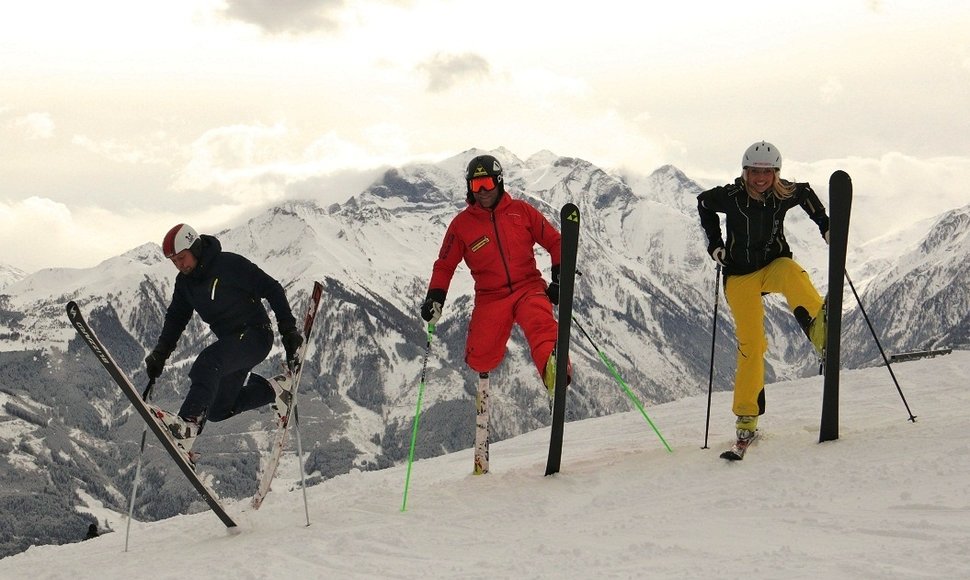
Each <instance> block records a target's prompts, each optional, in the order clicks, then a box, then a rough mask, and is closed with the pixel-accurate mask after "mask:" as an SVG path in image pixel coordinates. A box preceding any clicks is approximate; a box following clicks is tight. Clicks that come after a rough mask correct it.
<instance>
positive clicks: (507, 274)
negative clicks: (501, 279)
mask: <svg viewBox="0 0 970 580" xmlns="http://www.w3.org/2000/svg"><path fill="white" fill-rule="evenodd" d="M489 213H490V214H491V216H490V217H489V219H491V220H492V229H494V230H495V243H496V244H498V255H499V257H500V258H502V267H504V268H505V279H506V280H507V281H508V285H509V292H511V291H512V272H511V271H510V270H509V263H508V262H507V261H506V260H505V250H504V249H502V236H500V235H499V233H498V223H497V222H496V221H495V210H494V208H493V209H492V211H491V212H489Z"/></svg>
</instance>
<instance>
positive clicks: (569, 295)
mask: <svg viewBox="0 0 970 580" xmlns="http://www.w3.org/2000/svg"><path fill="white" fill-rule="evenodd" d="M559 216H560V224H561V228H562V231H561V235H562V239H561V240H560V245H561V248H562V251H561V256H560V263H559V334H558V337H557V339H556V350H555V353H556V390H555V393H554V396H553V402H552V429H551V435H550V439H549V459H548V461H547V462H546V475H552V474H553V473H558V472H559V464H560V462H561V460H562V436H563V424H564V423H565V422H566V381H567V379H568V371H569V331H570V329H571V326H572V320H573V287H574V281H575V278H576V254H577V253H578V250H579V208H578V207H576V205H575V204H572V203H567V204H566V205H564V206H562V211H561V212H560V213H559Z"/></svg>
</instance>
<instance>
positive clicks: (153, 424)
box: [67, 300, 237, 529]
mask: <svg viewBox="0 0 970 580" xmlns="http://www.w3.org/2000/svg"><path fill="white" fill-rule="evenodd" d="M67 317H68V318H69V319H70V320H71V324H72V325H73V326H74V329H75V330H76V331H77V333H78V334H79V335H80V336H81V338H82V339H84V342H86V343H87V345H88V347H90V349H91V351H92V352H93V353H94V355H95V356H96V357H97V358H98V360H99V361H101V364H102V366H104V368H105V370H107V371H108V374H109V375H111V378H112V379H114V381H115V383H117V384H118V386H119V387H121V391H122V392H123V393H124V394H125V396H126V397H128V400H129V401H130V402H131V404H132V406H133V407H134V408H135V410H136V411H138V414H139V415H140V416H141V418H142V419H143V420H144V421H145V423H146V424H147V425H148V427H149V428H150V429H151V430H152V433H154V434H155V436H156V437H158V440H159V442H161V444H162V447H163V448H164V449H165V451H167V452H168V454H169V455H170V456H171V457H172V460H173V461H175V464H176V465H178V467H179V469H180V470H181V471H182V474H183V475H185V477H186V479H188V480H189V483H191V484H192V487H194V488H195V490H196V491H197V492H198V493H199V495H200V496H201V497H202V499H203V500H205V502H206V504H208V506H209V508H210V509H212V511H213V512H214V513H215V514H216V515H217V516H218V517H219V519H220V520H222V523H224V524H225V525H226V527H227V528H229V529H234V528H236V527H237V525H236V522H235V521H234V520H233V519H232V517H231V516H230V515H229V513H228V512H227V511H226V509H225V508H224V507H223V506H222V504H221V503H220V502H219V497H218V496H217V495H216V493H215V492H214V491H212V489H211V488H209V486H207V485H206V484H205V483H204V482H203V481H202V479H201V478H200V477H199V475H198V474H197V473H196V472H195V468H194V467H193V465H192V464H191V463H189V460H188V457H187V456H186V455H185V454H184V453H183V452H182V450H181V448H180V447H179V446H178V444H176V443H175V441H174V440H173V439H172V436H171V435H170V434H169V431H168V429H166V428H165V427H164V426H163V425H162V424H161V423H160V422H159V421H158V420H157V419H156V418H155V416H154V415H153V414H152V413H151V411H150V410H149V408H148V405H146V404H145V401H144V400H142V398H141V394H140V393H139V392H138V390H137V389H136V388H135V386H134V385H133V384H132V382H131V379H129V378H128V375H126V374H125V372H124V371H122V370H121V367H119V366H118V363H116V362H115V360H114V359H113V358H112V357H111V354H109V353H108V350H107V349H106V348H105V347H104V344H102V342H101V340H100V339H99V338H98V337H97V335H96V334H95V333H94V331H93V330H91V327H90V326H88V323H87V322H86V321H85V319H84V316H83V315H82V314H81V309H80V308H79V307H78V305H77V303H76V302H74V301H73V300H72V301H70V302H68V303H67Z"/></svg>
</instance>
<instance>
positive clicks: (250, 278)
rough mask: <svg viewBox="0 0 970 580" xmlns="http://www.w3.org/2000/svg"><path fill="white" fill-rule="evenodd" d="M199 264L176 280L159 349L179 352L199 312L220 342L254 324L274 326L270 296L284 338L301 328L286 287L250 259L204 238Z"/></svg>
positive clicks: (207, 236)
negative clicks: (271, 322) (177, 349)
mask: <svg viewBox="0 0 970 580" xmlns="http://www.w3.org/2000/svg"><path fill="white" fill-rule="evenodd" d="M199 237H200V238H201V239H202V249H201V251H200V252H199V258H198V260H199V263H198V265H197V266H196V267H195V269H194V270H192V272H191V273H189V274H182V273H181V272H180V273H179V274H178V276H177V277H176V278H175V291H174V292H173V295H172V303H171V304H170V305H169V307H168V311H167V312H166V313H165V324H164V326H163V327H162V333H161V335H160V336H159V338H158V346H157V347H156V349H158V350H162V351H163V352H165V353H166V355H169V354H171V353H172V351H173V350H175V345H176V344H177V343H178V339H179V337H180V336H182V332H183V331H184V330H185V327H186V325H187V324H188V323H189V320H190V319H191V318H192V313H193V312H198V313H199V317H200V318H201V319H202V321H203V322H205V323H206V324H208V325H209V328H210V329H211V330H212V332H213V334H215V335H216V337H218V338H223V337H224V336H227V335H230V334H232V333H236V332H242V331H243V330H244V329H246V328H248V327H253V326H263V327H266V328H270V320H269V315H268V314H267V313H266V308H265V307H264V306H263V302H262V300H263V299H264V298H265V299H266V300H267V301H268V302H269V305H270V307H271V308H272V309H273V313H274V314H275V315H276V323H277V328H278V329H279V332H280V334H284V333H285V332H287V331H289V330H292V329H295V328H296V319H295V318H294V317H293V313H292V311H291V310H290V305H289V302H287V300H286V293H285V292H284V291H283V286H282V285H280V283H279V282H277V281H276V280H275V279H274V278H273V277H271V276H270V275H269V274H267V273H266V272H263V271H262V270H261V269H260V268H259V267H258V266H256V265H255V264H253V263H252V262H250V261H249V260H248V259H246V258H244V257H242V256H240V255H239V254H233V253H231V252H223V251H222V244H221V243H220V242H219V240H218V239H216V238H215V237H213V236H209V235H205V234H203V235H201V236H199Z"/></svg>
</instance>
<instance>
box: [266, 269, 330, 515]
mask: <svg viewBox="0 0 970 580" xmlns="http://www.w3.org/2000/svg"><path fill="white" fill-rule="evenodd" d="M322 295H323V285H322V284H320V283H319V282H314V283H313V292H311V293H310V302H309V304H307V310H306V316H304V317H303V345H302V346H301V347H300V351H299V353H297V356H296V363H295V364H293V365H292V366H290V367H288V368H287V371H286V374H287V378H289V380H290V382H291V383H292V384H293V388H292V389H291V390H290V395H291V399H290V404H289V407H287V410H286V416H284V417H280V419H279V421H278V423H277V428H276V434H275V435H274V437H273V446H272V447H271V448H270V452H269V455H268V456H267V458H266V461H265V462H264V465H263V469H262V472H261V473H260V474H259V487H258V488H257V489H256V494H255V495H254V496H253V499H252V501H251V502H250V505H252V506H253V509H259V506H261V505H263V500H264V499H266V494H268V493H269V492H270V490H271V488H272V484H273V478H274V477H276V469H277V468H278V467H279V465H280V459H282V457H283V449H284V448H285V447H286V435H287V434H288V433H289V427H290V417H291V416H293V417H296V416H297V415H296V413H295V411H296V396H297V391H298V390H299V388H300V377H301V376H303V361H304V356H305V355H306V350H307V347H308V346H309V344H310V331H312V330H313V321H314V320H316V318H317V309H318V308H319V307H320V297H321V296H322ZM300 469H301V470H302V469H303V466H302V465H301V466H300Z"/></svg>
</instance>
